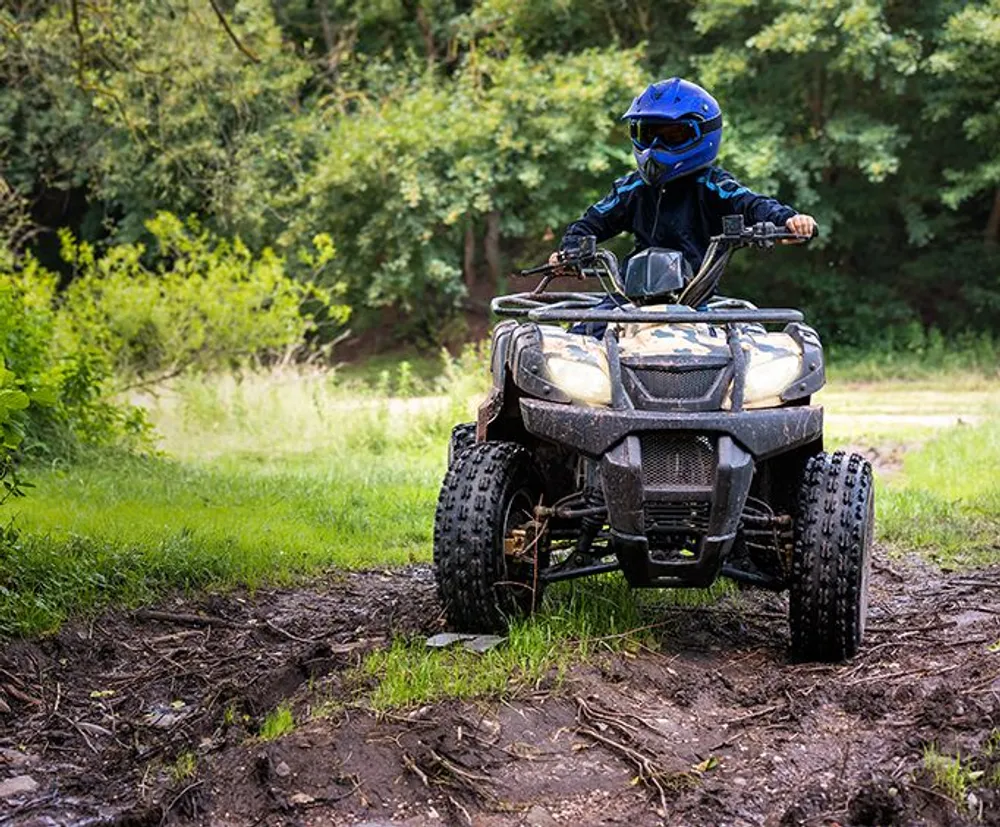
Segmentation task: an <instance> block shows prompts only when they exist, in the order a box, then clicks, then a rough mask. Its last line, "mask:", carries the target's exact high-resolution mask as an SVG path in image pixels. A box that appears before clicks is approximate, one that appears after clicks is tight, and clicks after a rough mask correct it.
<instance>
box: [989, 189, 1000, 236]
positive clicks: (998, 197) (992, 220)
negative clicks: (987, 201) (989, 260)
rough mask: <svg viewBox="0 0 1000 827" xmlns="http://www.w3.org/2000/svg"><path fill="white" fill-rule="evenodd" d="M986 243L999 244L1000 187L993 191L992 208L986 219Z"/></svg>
mask: <svg viewBox="0 0 1000 827" xmlns="http://www.w3.org/2000/svg"><path fill="white" fill-rule="evenodd" d="M985 235H986V243H987V244H988V245H990V246H995V245H996V244H1000V187H997V190H996V192H995V193H993V209H992V210H990V217H989V218H988V219H986V233H985Z"/></svg>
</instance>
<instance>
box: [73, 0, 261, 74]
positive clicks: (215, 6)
mask: <svg viewBox="0 0 1000 827" xmlns="http://www.w3.org/2000/svg"><path fill="white" fill-rule="evenodd" d="M73 1H74V3H75V2H76V0H73ZM208 2H209V3H211V4H212V9H214V11H215V14H216V16H217V17H218V18H219V22H220V23H221V24H222V28H224V29H225V30H226V34H227V35H229V39H230V40H232V41H233V43H234V44H235V46H236V48H237V49H239V50H240V51H241V52H243V54H245V55H246V56H247V57H248V58H250V60H252V61H253V62H254V63H260V58H259V57H257V55H255V54H254V53H253V52H251V51H250V50H249V49H248V48H247V47H246V46H244V45H243V44H242V43H241V42H240V39H239V38H238V37H237V36H236V32H234V31H233V30H232V29H231V28H230V26H229V21H228V20H226V16H225V15H224V14H223V13H222V9H220V8H219V4H218V2H217V0H208Z"/></svg>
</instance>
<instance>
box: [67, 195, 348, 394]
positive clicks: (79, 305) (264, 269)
mask: <svg viewBox="0 0 1000 827" xmlns="http://www.w3.org/2000/svg"><path fill="white" fill-rule="evenodd" d="M147 228H148V230H149V233H150V235H151V237H152V241H153V244H154V249H155V266H152V267H150V266H147V265H146V264H145V263H144V259H145V258H146V249H145V247H144V246H143V245H142V244H117V245H113V246H111V247H109V248H108V249H107V250H106V251H105V253H104V255H102V256H100V257H98V256H97V255H96V254H95V250H94V248H93V246H92V245H90V244H88V243H86V242H77V241H76V240H74V239H73V237H72V236H71V235H70V234H69V233H68V232H66V231H64V232H63V233H62V234H61V237H62V248H63V258H64V260H65V261H66V262H68V263H70V264H72V266H73V268H74V271H75V278H74V279H73V281H72V283H71V284H70V286H69V288H68V289H67V290H66V291H65V293H64V294H63V296H62V297H61V304H60V312H59V324H58V326H57V335H62V336H64V337H66V338H68V339H70V340H73V341H79V342H81V343H82V344H83V345H85V346H87V347H92V348H99V349H100V350H101V351H103V352H104V353H105V354H106V355H107V357H108V359H109V360H110V363H111V367H112V369H113V371H114V372H115V374H116V375H118V376H125V377H127V376H129V375H133V374H139V375H149V374H153V375H154V376H155V375H156V374H158V373H169V374H175V373H177V372H178V371H179V370H181V369H183V368H186V367H189V366H197V367H198V368H200V369H210V368H215V367H219V366H220V365H225V364H227V363H231V362H232V361H234V360H236V359H238V358H240V357H242V356H246V355H250V354H254V353H258V352H261V351H265V350H268V349H276V348H284V347H288V346H289V345H295V344H298V343H300V342H302V340H303V338H304V336H305V335H306V333H307V331H308V329H309V322H308V320H307V319H306V318H304V317H303V316H302V314H301V313H300V312H299V308H300V305H301V303H302V301H303V299H304V297H305V293H304V290H305V288H303V286H302V285H301V284H300V283H298V282H296V281H294V280H292V279H291V278H289V277H288V276H287V275H286V273H285V267H284V262H283V261H282V259H280V258H279V257H278V256H276V255H275V254H274V253H273V252H272V251H271V250H270V249H269V248H264V250H263V251H262V252H261V253H260V255H257V256H255V255H253V254H252V253H251V252H250V251H249V250H248V249H247V248H246V247H245V246H244V245H243V244H242V243H241V242H240V241H239V240H238V239H237V240H236V241H234V242H227V241H222V240H219V239H217V238H215V237H214V236H213V235H212V234H211V233H208V232H207V231H205V230H203V229H201V228H200V227H199V226H198V225H197V223H189V225H188V226H185V225H184V224H182V222H181V221H179V220H178V219H177V218H176V217H174V216H173V215H171V214H169V213H160V214H159V215H157V216H156V218H155V219H152V220H150V221H149V222H148V223H147ZM321 243H322V242H321ZM327 243H328V242H327ZM317 256H319V257H320V258H321V260H323V261H324V263H325V261H327V260H329V257H332V250H331V251H329V252H323V251H321V252H319V253H317ZM303 257H304V258H306V259H307V260H309V261H312V260H313V258H312V257H309V256H308V255H307V254H303ZM328 311H329V312H331V313H333V314H334V315H335V316H336V317H337V319H338V320H340V321H346V318H347V308H346V307H343V306H335V307H332V308H330V307H328Z"/></svg>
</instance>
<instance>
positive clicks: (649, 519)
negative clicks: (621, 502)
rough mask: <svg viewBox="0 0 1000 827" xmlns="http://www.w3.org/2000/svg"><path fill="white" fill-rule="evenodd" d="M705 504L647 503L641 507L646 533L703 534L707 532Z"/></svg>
mask: <svg viewBox="0 0 1000 827" xmlns="http://www.w3.org/2000/svg"><path fill="white" fill-rule="evenodd" d="M709 507H710V504H709V503H707V502H691V503H674V502H669V503H668V502H647V503H646V504H645V506H644V507H643V512H644V515H645V520H646V531H648V532H654V533H655V532H669V533H671V534H689V533H691V534H704V533H705V532H706V531H708V510H709Z"/></svg>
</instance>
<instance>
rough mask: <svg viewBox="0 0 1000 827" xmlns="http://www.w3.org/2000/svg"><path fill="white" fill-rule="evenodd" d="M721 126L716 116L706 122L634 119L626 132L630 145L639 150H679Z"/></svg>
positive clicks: (689, 119) (687, 119) (719, 116)
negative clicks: (656, 147) (658, 147)
mask: <svg viewBox="0 0 1000 827" xmlns="http://www.w3.org/2000/svg"><path fill="white" fill-rule="evenodd" d="M721 126H722V116H721V115H716V117H714V118H710V119H709V120H707V121H699V120H697V119H695V118H678V119H677V120H643V119H640V118H636V119H633V120H630V121H629V124H628V131H629V137H631V139H632V143H633V144H635V145H636V147H638V148H639V149H651V148H652V147H653V146H655V145H657V144H659V145H660V146H661V147H662V148H663V149H669V150H675V151H676V150H680V149H685V148H687V147H689V146H692V145H693V144H696V143H698V141H700V140H701V139H702V137H703V136H704V135H705V134H706V133H708V132H712V131H714V130H716V129H719V128H720V127H721Z"/></svg>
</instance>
